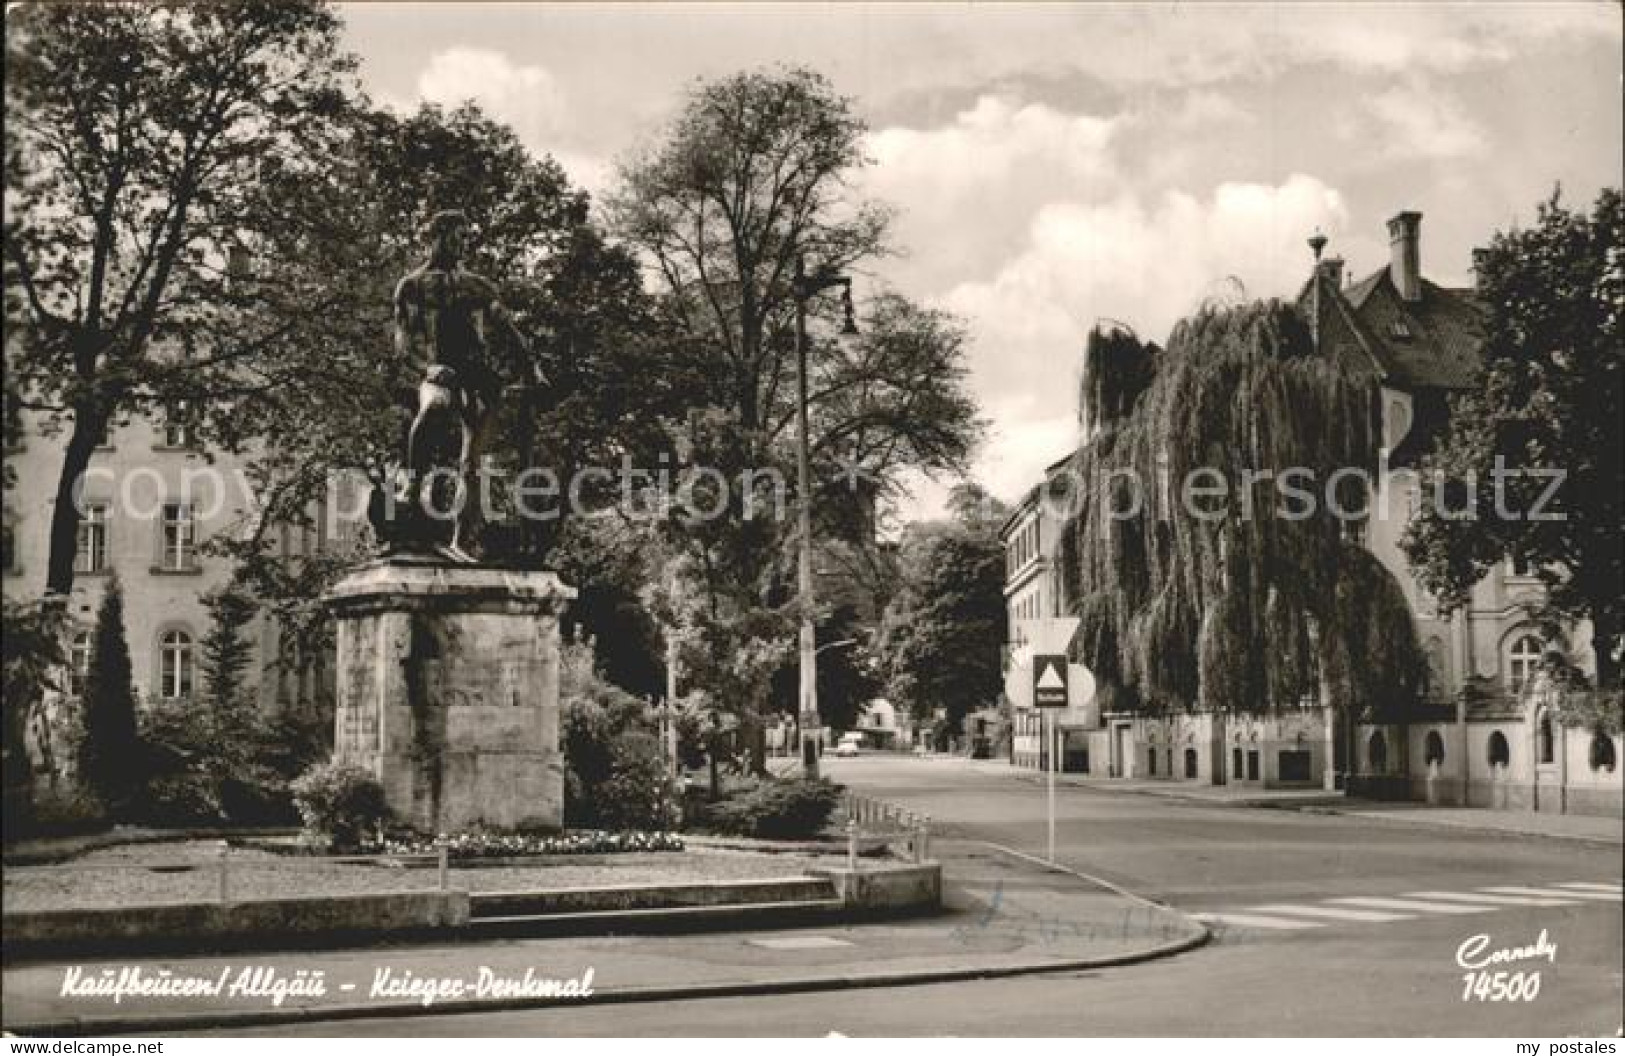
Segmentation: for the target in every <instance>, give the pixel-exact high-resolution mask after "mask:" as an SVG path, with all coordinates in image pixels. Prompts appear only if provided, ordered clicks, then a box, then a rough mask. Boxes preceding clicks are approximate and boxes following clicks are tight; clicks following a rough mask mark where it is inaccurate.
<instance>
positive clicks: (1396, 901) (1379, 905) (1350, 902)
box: [1328, 897, 1495, 914]
mask: <svg viewBox="0 0 1625 1056" xmlns="http://www.w3.org/2000/svg"><path fill="white" fill-rule="evenodd" d="M1328 901H1331V902H1336V903H1337V904H1338V905H1344V906H1365V907H1367V908H1370V909H1400V910H1410V911H1412V912H1415V913H1447V914H1448V913H1494V912H1495V907H1494V906H1469V905H1455V904H1452V903H1448V902H1421V901H1418V900H1416V899H1410V898H1364V897H1362V898H1333V899H1328Z"/></svg>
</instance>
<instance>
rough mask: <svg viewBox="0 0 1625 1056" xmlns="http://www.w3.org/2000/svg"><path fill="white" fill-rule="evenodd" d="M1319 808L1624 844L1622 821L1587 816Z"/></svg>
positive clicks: (1352, 804)
mask: <svg viewBox="0 0 1625 1056" xmlns="http://www.w3.org/2000/svg"><path fill="white" fill-rule="evenodd" d="M1318 809H1322V810H1324V812H1325V813H1328V814H1342V815H1345V816H1347V817H1351V818H1368V819H1371V820H1374V821H1391V822H1396V823H1398V824H1403V825H1438V826H1443V827H1445V828H1452V829H1468V830H1471V831H1474V832H1499V833H1506V834H1508V835H1512V836H1550V837H1554V838H1557V839H1566V840H1587V841H1590V842H1593V843H1606V844H1611V845H1612V846H1615V847H1618V846H1620V845H1621V844H1625V819H1621V818H1605V817H1597V816H1592V815H1586V814H1536V813H1535V812H1533V811H1528V810H1492V809H1490V808H1489V807H1430V806H1428V805H1426V804H1425V803H1377V802H1372V801H1369V800H1345V801H1343V803H1342V804H1340V805H1337V806H1328V807H1324V808H1318Z"/></svg>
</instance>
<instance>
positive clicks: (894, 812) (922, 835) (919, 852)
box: [845, 792, 931, 868]
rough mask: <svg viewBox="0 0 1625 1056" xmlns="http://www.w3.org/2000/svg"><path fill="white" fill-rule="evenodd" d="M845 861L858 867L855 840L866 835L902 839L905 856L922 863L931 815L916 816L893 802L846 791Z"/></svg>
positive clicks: (927, 852)
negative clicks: (905, 850) (905, 851)
mask: <svg viewBox="0 0 1625 1056" xmlns="http://www.w3.org/2000/svg"><path fill="white" fill-rule="evenodd" d="M845 809H846V859H847V865H848V867H850V868H856V867H857V855H858V839H859V837H860V836H862V835H864V834H865V833H868V834H871V835H879V836H885V837H888V838H897V837H899V836H900V837H902V839H903V841H904V846H905V847H906V848H907V855H908V857H909V858H911V859H912V860H913V861H915V862H923V861H925V860H926V859H927V858H929V857H930V854H931V816H930V815H929V814H921V813H916V812H915V811H912V810H908V809H907V808H904V807H900V806H898V805H897V804H895V803H888V802H886V801H885V800H883V799H875V798H873V797H872V796H862V795H858V794H857V793H855V792H849V793H847V794H846V796H845Z"/></svg>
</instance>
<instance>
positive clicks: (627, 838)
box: [367, 829, 683, 861]
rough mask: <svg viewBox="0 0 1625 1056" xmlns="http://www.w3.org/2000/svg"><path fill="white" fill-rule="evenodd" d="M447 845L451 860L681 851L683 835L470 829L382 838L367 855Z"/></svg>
mask: <svg viewBox="0 0 1625 1056" xmlns="http://www.w3.org/2000/svg"><path fill="white" fill-rule="evenodd" d="M441 847H444V848H446V854H447V857H449V858H450V859H451V860H452V861H466V860H470V859H479V858H523V857H529V856H532V855H560V854H634V853H638V852H642V851H680V850H682V849H683V838H682V837H681V836H679V835H677V834H676V833H674V832H604V831H600V830H583V831H578V832H564V833H558V834H556V835H542V834H540V833H534V834H532V833H515V832H492V831H488V830H484V829H475V830H473V831H471V832H459V833H453V834H449V835H448V834H446V833H441V834H439V835H438V836H434V837H427V836H421V835H418V834H416V833H408V834H399V835H394V836H389V837H385V838H384V839H383V840H382V841H380V842H375V843H373V844H372V845H370V846H369V847H367V853H369V854H437V853H439V851H440V848H441Z"/></svg>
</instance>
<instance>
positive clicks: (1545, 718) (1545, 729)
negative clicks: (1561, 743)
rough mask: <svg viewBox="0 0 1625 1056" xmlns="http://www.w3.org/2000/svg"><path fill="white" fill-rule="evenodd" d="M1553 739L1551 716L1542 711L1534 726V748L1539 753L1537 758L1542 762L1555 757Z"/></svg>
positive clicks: (1551, 760) (1547, 761)
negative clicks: (1538, 720)
mask: <svg viewBox="0 0 1625 1056" xmlns="http://www.w3.org/2000/svg"><path fill="white" fill-rule="evenodd" d="M1553 740H1554V738H1553V737H1552V717H1551V716H1550V715H1547V714H1546V713H1545V712H1542V713H1541V716H1540V722H1539V723H1538V724H1537V725H1536V726H1535V748H1536V750H1537V751H1538V753H1539V754H1538V755H1537V758H1538V759H1539V760H1540V761H1541V762H1543V763H1550V762H1553V761H1554V760H1555V759H1556V756H1557V753H1556V751H1555V748H1554V745H1553Z"/></svg>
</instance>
